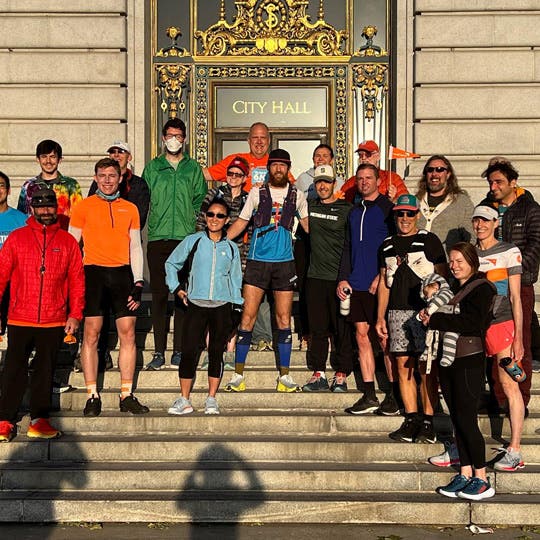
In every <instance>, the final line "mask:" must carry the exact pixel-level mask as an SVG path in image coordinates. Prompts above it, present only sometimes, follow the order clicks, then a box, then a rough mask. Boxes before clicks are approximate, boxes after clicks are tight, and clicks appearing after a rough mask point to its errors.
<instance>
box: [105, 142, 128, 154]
mask: <svg viewBox="0 0 540 540" xmlns="http://www.w3.org/2000/svg"><path fill="white" fill-rule="evenodd" d="M114 148H118V149H119V150H124V151H125V152H127V153H128V154H131V148H130V147H129V144H128V143H127V142H124V141H114V142H113V143H112V144H111V146H109V149H108V150H107V154H110V153H111V152H112V150H113V149H114Z"/></svg>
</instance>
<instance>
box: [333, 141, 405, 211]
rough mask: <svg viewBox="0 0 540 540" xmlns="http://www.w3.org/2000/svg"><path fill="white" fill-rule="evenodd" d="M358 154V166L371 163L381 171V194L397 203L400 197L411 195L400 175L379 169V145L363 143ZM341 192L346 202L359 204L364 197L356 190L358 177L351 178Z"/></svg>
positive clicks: (373, 142) (369, 142)
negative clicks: (406, 194)
mask: <svg viewBox="0 0 540 540" xmlns="http://www.w3.org/2000/svg"><path fill="white" fill-rule="evenodd" d="M356 153H357V154H358V164H359V165H362V164H363V163H370V164H371V165H374V166H375V167H377V169H378V171H379V181H380V184H379V193H381V194H382V195H385V196H386V197H388V198H389V199H390V200H391V201H395V200H396V199H397V198H398V197H399V196H400V195H404V194H405V193H409V190H408V189H407V186H406V185H405V182H403V179H402V178H401V176H399V174H397V173H395V172H392V171H385V170H384V169H381V168H380V167H379V163H380V160H381V152H380V150H379V145H378V144H377V143H376V142H375V141H372V140H368V141H362V142H361V143H360V144H359V145H358V148H357V149H356ZM341 191H342V192H343V193H344V194H345V200H346V201H350V202H352V203H357V202H358V201H359V200H360V199H361V197H362V195H361V194H360V193H359V192H358V190H357V189H356V176H351V178H349V179H348V180H347V182H345V184H344V185H343V187H342V188H341Z"/></svg>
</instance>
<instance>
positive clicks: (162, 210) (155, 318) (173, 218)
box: [142, 118, 207, 370]
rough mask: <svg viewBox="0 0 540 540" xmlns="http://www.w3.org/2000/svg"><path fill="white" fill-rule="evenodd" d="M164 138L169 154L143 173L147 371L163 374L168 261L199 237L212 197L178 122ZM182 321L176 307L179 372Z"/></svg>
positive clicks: (174, 359) (167, 127) (168, 128)
mask: <svg viewBox="0 0 540 540" xmlns="http://www.w3.org/2000/svg"><path fill="white" fill-rule="evenodd" d="M162 134H163V136H162V141H163V146H164V150H165V153H164V154H161V155H160V156H158V157H156V158H154V159H153V160H152V161H150V162H149V163H148V164H147V165H146V167H145V168H144V171H143V173H142V177H143V179H144V180H145V181H146V183H147V184H148V188H149V189H150V212H149V214H148V249H147V253H146V256H147V259H148V268H149V270H150V290H151V292H152V325H153V327H154V356H153V358H152V360H151V361H150V362H149V363H148V364H147V366H146V369H150V370H156V369H160V368H161V367H163V365H164V364H165V347H166V343H167V300H168V297H169V289H168V288H167V284H166V283H165V261H166V260H167V258H168V257H169V255H170V254H171V253H172V252H173V250H174V248H175V247H176V246H177V245H178V244H179V243H180V242H181V241H182V240H183V239H184V238H185V237H186V236H187V235H188V234H191V233H193V232H195V222H196V217H197V214H198V212H199V210H200V207H201V203H202V201H203V199H204V196H205V195H206V191H207V186H206V181H205V180H204V176H203V173H202V169H201V166H200V165H199V164H198V163H197V162H196V161H195V160H194V159H192V158H190V157H189V156H188V154H187V153H186V152H184V151H183V147H184V141H185V138H186V125H185V124H184V122H182V120H180V119H178V118H173V119H171V120H169V121H168V122H167V123H166V124H165V125H164V126H163V130H162ZM183 315H184V308H183V306H182V305H181V304H180V302H176V301H175V309H174V342H173V355H172V357H171V365H173V366H178V364H179V363H180V358H181V342H182V334H181V332H182V319H183Z"/></svg>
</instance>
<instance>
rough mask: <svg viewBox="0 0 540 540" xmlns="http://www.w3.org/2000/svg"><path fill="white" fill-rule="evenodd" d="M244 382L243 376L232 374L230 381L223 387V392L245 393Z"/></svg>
mask: <svg viewBox="0 0 540 540" xmlns="http://www.w3.org/2000/svg"><path fill="white" fill-rule="evenodd" d="M245 391H246V381H245V380H244V376H243V375H240V374H239V373H233V376H232V377H231V380H230V381H229V382H228V383H227V384H226V385H225V392H245Z"/></svg>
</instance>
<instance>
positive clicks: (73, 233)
mask: <svg viewBox="0 0 540 540" xmlns="http://www.w3.org/2000/svg"><path fill="white" fill-rule="evenodd" d="M68 232H69V233H70V234H71V236H73V238H75V240H77V242H80V241H81V238H82V229H79V228H78V227H73V225H70V226H69V229H68Z"/></svg>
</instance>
